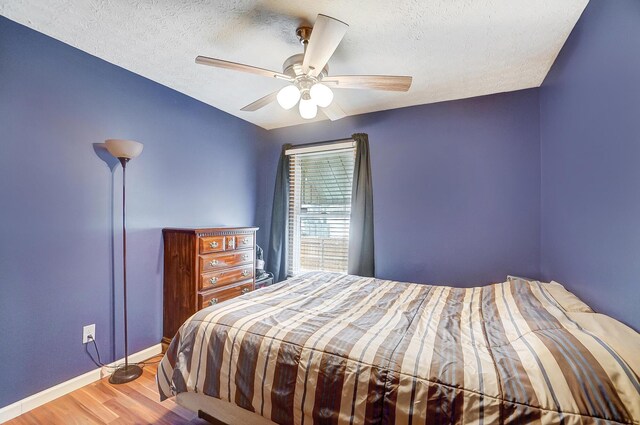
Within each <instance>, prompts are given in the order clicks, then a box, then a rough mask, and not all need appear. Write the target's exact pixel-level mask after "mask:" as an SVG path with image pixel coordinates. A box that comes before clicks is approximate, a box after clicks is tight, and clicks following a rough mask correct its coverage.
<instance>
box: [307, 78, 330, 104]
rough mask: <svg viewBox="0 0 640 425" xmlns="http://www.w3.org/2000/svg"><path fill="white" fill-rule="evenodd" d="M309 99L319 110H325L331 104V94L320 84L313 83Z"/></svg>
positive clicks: (328, 89) (327, 88)
mask: <svg viewBox="0 0 640 425" xmlns="http://www.w3.org/2000/svg"><path fill="white" fill-rule="evenodd" d="M309 95H310V96H311V99H312V100H313V101H314V102H315V103H316V105H318V106H320V107H321V108H326V107H327V106H329V105H331V102H333V92H332V91H331V89H330V88H329V87H327V86H325V85H324V84H322V83H315V84H314V85H313V86H311V89H310V90H309Z"/></svg>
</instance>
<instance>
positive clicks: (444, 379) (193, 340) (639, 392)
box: [157, 272, 640, 425]
mask: <svg viewBox="0 0 640 425" xmlns="http://www.w3.org/2000/svg"><path fill="white" fill-rule="evenodd" d="M549 285H550V284H544V283H539V282H529V281H525V280H515V281H508V282H505V283H500V284H494V285H488V286H484V287H479V288H452V287H445V286H429V285H418V284H411V283H401V282H393V281H385V280H378V279H372V278H363V277H358V276H350V275H343V274H334V273H320V272H314V273H308V274H305V275H302V276H299V277H296V278H292V279H289V280H287V281H285V282H282V283H280V284H277V285H274V286H271V287H269V288H265V289H263V290H259V291H255V292H253V293H249V294H247V295H243V296H241V297H239V298H236V299H234V300H231V301H228V302H225V303H222V304H219V305H216V306H213V307H209V308H206V309H204V310H202V311H200V312H198V313H196V314H195V315H194V316H193V317H191V318H190V319H189V320H188V321H187V322H186V323H185V324H184V325H183V326H182V328H181V329H180V330H179V332H178V334H177V335H176V337H175V338H174V340H173V342H172V343H171V345H170V347H169V349H168V351H167V353H166V355H165V357H164V359H163V360H162V362H161V363H160V365H159V368H158V376H157V378H158V386H159V389H160V394H161V398H162V399H163V400H164V399H165V398H168V397H171V396H172V395H176V394H177V393H181V392H185V391H192V392H201V393H204V394H206V395H209V396H211V397H216V398H219V399H222V400H226V401H229V402H231V403H234V404H236V405H238V406H240V407H242V408H244V409H247V410H250V411H253V412H256V413H257V414H259V415H262V416H264V417H266V418H268V419H271V420H272V421H274V422H276V423H279V424H309V425H310V424H320V423H322V424H324V423H339V424H394V423H396V424H424V423H429V424H431V423H433V424H441V423H465V424H493V423H505V424H511V423H542V424H551V423H554V424H555V423H558V424H581V423H606V422H607V421H610V422H609V423H635V424H637V423H639V420H638V418H639V417H640V384H639V381H638V371H637V369H636V370H634V369H633V367H632V366H630V363H629V362H630V361H629V359H628V358H623V357H622V356H621V355H620V354H619V353H618V352H617V351H616V350H615V349H614V348H613V347H612V346H611V345H610V344H608V343H607V342H605V341H606V338H603V337H601V336H599V335H597V334H595V333H593V332H591V331H589V330H587V329H584V328H583V327H581V325H580V324H579V323H578V322H577V321H575V320H574V319H573V318H572V317H571V315H569V314H568V313H567V311H566V310H565V309H564V308H563V307H562V306H561V305H560V304H559V303H558V301H557V300H556V299H555V298H554V297H553V296H552V294H551V293H550V291H549V290H548V289H549ZM592 314H593V313H592ZM632 334H633V335H634V336H635V337H638V335H637V334H636V333H635V332H632ZM637 354H638V355H639V356H640V353H637Z"/></svg>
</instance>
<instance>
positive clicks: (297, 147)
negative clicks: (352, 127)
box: [285, 137, 355, 155]
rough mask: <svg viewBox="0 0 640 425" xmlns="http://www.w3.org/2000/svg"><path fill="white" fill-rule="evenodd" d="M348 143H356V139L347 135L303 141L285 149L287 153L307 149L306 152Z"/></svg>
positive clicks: (300, 151)
mask: <svg viewBox="0 0 640 425" xmlns="http://www.w3.org/2000/svg"><path fill="white" fill-rule="evenodd" d="M348 143H355V141H354V140H353V138H351V137H347V138H345V139H335V140H327V141H324V142H314V143H303V144H299V145H292V146H291V147H290V148H289V149H287V150H286V151H285V155H291V154H294V153H304V152H305V151H306V152H308V151H313V150H316V149H318V148H322V147H324V146H327V147H329V146H333V145H340V144H345V145H346V144H348ZM345 147H346V146H345ZM318 150H323V149H318Z"/></svg>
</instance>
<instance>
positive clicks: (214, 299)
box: [209, 298, 218, 305]
mask: <svg viewBox="0 0 640 425" xmlns="http://www.w3.org/2000/svg"><path fill="white" fill-rule="evenodd" d="M216 304H218V299H217V298H211V301H209V305H216Z"/></svg>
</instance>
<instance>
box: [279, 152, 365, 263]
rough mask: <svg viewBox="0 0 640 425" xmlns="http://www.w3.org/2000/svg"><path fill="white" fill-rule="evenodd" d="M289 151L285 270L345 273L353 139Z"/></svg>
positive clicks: (347, 249)
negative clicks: (287, 258) (287, 264)
mask: <svg viewBox="0 0 640 425" xmlns="http://www.w3.org/2000/svg"><path fill="white" fill-rule="evenodd" d="M328 147H330V148H331V149H330V150H328ZM290 152H291V153H290V154H289V155H290V156H289V164H290V165H289V181H290V186H289V240H288V242H287V243H288V244H289V250H288V252H289V261H288V263H289V270H288V274H289V275H295V274H298V273H300V272H305V271H310V270H324V271H335V272H343V273H346V272H347V259H348V253H349V218H350V214H351V186H352V182H353V166H354V156H355V148H354V144H353V142H352V141H348V142H345V143H339V144H336V145H323V146H321V147H315V148H314V147H304V148H299V149H292V150H291V151H290Z"/></svg>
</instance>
